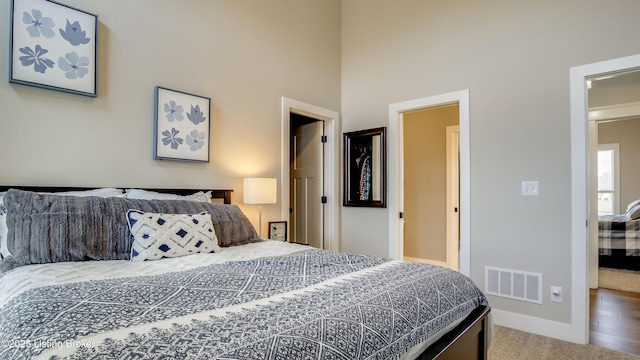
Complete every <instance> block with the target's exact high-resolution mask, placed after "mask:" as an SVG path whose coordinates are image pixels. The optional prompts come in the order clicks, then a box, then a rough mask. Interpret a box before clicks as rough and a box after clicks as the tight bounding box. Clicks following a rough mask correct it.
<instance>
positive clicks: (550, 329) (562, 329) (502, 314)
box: [491, 308, 584, 344]
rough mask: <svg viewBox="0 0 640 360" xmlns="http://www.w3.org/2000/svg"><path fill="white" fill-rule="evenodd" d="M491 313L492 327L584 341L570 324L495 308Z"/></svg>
mask: <svg viewBox="0 0 640 360" xmlns="http://www.w3.org/2000/svg"><path fill="white" fill-rule="evenodd" d="M491 313H492V314H493V315H492V316H493V324H494V325H499V326H504V327H508V328H512V329H516V330H520V331H524V332H528V333H532V334H536V335H542V336H546V337H550V338H554V339H558V340H564V341H569V342H572V343H577V344H584V340H583V339H582V338H581V337H580V336H578V335H576V329H574V327H573V326H571V324H567V323H561V322H557V321H552V320H547V319H540V318H536V317H533V316H528V315H522V314H516V313H512V312H508V311H503V310H498V309H495V308H493V309H491Z"/></svg>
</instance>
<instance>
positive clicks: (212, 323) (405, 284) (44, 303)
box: [0, 242, 486, 360]
mask: <svg viewBox="0 0 640 360" xmlns="http://www.w3.org/2000/svg"><path fill="white" fill-rule="evenodd" d="M269 243H271V242H264V243H257V244H248V245H242V246H239V247H233V248H234V249H232V250H231V251H229V252H224V251H223V252H222V254H206V256H208V258H209V257H215V256H224V255H225V253H231V252H233V251H235V252H238V251H240V249H241V248H242V247H247V248H248V249H251V248H252V249H254V251H256V252H258V253H260V252H263V250H260V249H262V248H264V247H266V246H269ZM276 245H277V246H283V245H282V244H276ZM288 245H291V244H288ZM256 249H258V250H256ZM204 256H205V255H203V254H199V255H192V256H188V257H184V258H182V259H180V260H174V259H168V260H172V261H173V262H174V263H175V262H176V261H186V260H184V259H185V258H190V257H193V259H194V260H191V261H192V262H193V261H198V262H199V263H200V264H204V265H202V266H200V265H198V266H194V265H190V266H187V267H186V268H185V267H178V268H176V270H175V271H174V270H171V268H172V267H171V266H168V267H167V268H163V269H160V268H161V267H162V264H161V262H162V261H164V260H160V261H154V262H152V263H153V264H152V265H153V266H155V267H156V268H157V269H156V270H155V271H154V272H151V273H150V274H143V275H138V274H137V273H135V272H134V271H130V270H128V268H127V266H138V268H136V269H140V266H151V264H142V265H140V264H134V265H130V264H131V263H130V262H127V261H122V260H115V261H101V262H97V261H94V262H91V263H101V264H100V265H101V266H102V263H105V264H107V265H108V266H111V267H112V270H102V269H100V270H98V271H95V272H96V273H99V274H104V273H108V272H109V271H116V272H117V271H120V274H119V275H117V276H111V277H110V276H97V277H96V278H93V279H91V280H84V279H72V280H69V279H68V278H67V277H65V276H59V277H60V278H63V279H64V281H61V282H60V283H59V284H51V283H50V282H48V281H43V284H47V285H46V286H36V285H33V284H31V285H29V286H26V285H25V286H26V287H25V288H23V289H21V290H20V291H14V292H12V293H11V295H10V296H4V297H1V298H0V358H1V359H30V358H34V357H39V358H46V359H105V358H111V359H125V358H127V359H252V360H253V359H394V358H395V359H400V358H403V356H405V355H406V352H407V351H409V350H410V349H412V348H415V347H416V346H423V347H426V345H428V344H429V343H432V342H434V341H435V340H437V338H438V337H439V336H440V335H441V334H443V333H444V332H446V331H448V330H449V329H451V328H452V327H453V326H454V325H456V324H457V323H459V322H460V321H461V320H462V319H464V318H465V317H466V316H467V315H469V314H470V313H471V312H472V311H473V310H474V309H475V308H477V307H478V306H480V305H482V304H486V299H485V297H484V295H483V294H482V292H481V291H480V290H479V289H478V288H477V287H476V286H475V285H474V284H473V282H472V281H471V280H470V279H469V278H467V277H466V276H464V275H462V274H460V273H458V272H455V271H452V270H448V269H445V268H442V267H438V266H432V265H425V264H418V263H410V262H403V261H395V260H389V259H385V258H376V257H370V256H363V255H354V254H346V253H337V252H331V251H326V250H318V249H312V248H309V247H302V246H299V247H298V248H297V249H296V251H293V252H291V251H289V252H286V253H282V254H280V255H268V256H256V257H255V258H252V259H246V260H234V258H233V257H231V258H229V259H228V261H226V260H225V261H213V262H209V263H207V261H208V260H203V259H205V257H204ZM208 258H206V259H208ZM168 263H169V262H168ZM70 264H74V265H73V266H88V265H87V264H84V263H61V264H45V265H28V266H26V267H22V268H20V269H14V270H12V271H9V272H7V273H4V274H2V275H0V282H3V281H7V282H12V283H15V284H16V285H13V286H19V285H17V284H28V283H25V282H21V281H22V280H20V279H19V278H18V277H17V276H18V272H22V273H24V274H29V273H31V274H32V275H36V274H37V275H38V276H43V277H46V276H54V277H55V276H57V275H51V274H52V270H51V269H54V268H55V267H56V266H66V267H69V266H71V265H70ZM75 264H78V265H75ZM107 265H105V266H107ZM28 267H33V270H32V271H28V270H27V269H28ZM158 269H160V270H158ZM78 271H81V272H82V271H83V270H82V269H81V268H80V269H75V270H74V273H75V274H78ZM136 271H137V270H136ZM122 272H124V273H130V274H129V276H127V275H126V274H122ZM131 272H132V273H131ZM87 273H88V272H87ZM48 274H49V275H48ZM87 277H90V276H89V275H87Z"/></svg>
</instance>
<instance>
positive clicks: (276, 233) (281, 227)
mask: <svg viewBox="0 0 640 360" xmlns="http://www.w3.org/2000/svg"><path fill="white" fill-rule="evenodd" d="M269 240H277V241H287V222H286V221H269Z"/></svg>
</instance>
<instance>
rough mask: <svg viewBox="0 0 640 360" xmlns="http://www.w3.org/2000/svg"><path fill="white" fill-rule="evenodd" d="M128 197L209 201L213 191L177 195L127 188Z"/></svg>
mask: <svg viewBox="0 0 640 360" xmlns="http://www.w3.org/2000/svg"><path fill="white" fill-rule="evenodd" d="M125 192H126V193H127V198H129V199H142V200H191V201H204V202H209V200H210V199H211V191H207V192H206V193H205V192H202V191H198V192H197V193H194V194H191V195H176V194H168V193H161V192H156V191H149V190H142V189H126V190H125Z"/></svg>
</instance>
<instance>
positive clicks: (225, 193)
mask: <svg viewBox="0 0 640 360" xmlns="http://www.w3.org/2000/svg"><path fill="white" fill-rule="evenodd" d="M114 187H115V186H114ZM96 188H99V187H63V186H21V185H0V192H2V191H7V190H9V189H20V190H25V191H35V192H52V193H55V192H61V191H82V190H91V189H96ZM115 188H117V189H129V188H132V187H126V188H122V187H115ZM136 189H142V190H149V191H156V192H160V193H168V194H176V195H191V194H193V193H195V192H198V191H204V192H207V191H211V197H212V198H213V199H223V202H224V203H225V204H231V193H232V192H233V190H212V189H165V188H136Z"/></svg>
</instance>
